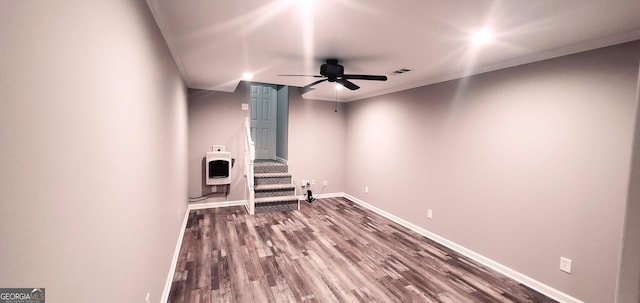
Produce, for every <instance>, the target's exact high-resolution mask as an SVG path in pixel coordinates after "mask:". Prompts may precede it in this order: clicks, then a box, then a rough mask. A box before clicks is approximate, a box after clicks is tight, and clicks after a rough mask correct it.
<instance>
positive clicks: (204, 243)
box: [168, 198, 555, 303]
mask: <svg viewBox="0 0 640 303" xmlns="http://www.w3.org/2000/svg"><path fill="white" fill-rule="evenodd" d="M168 302H170V303H176V302H190V303H191V302H205V303H208V302H239V303H241V302H265V303H266V302H275V303H280V302H322V303H325V302H385V303H386V302H429V303H436V302H437V303H442V302H453V303H476V302H491V303H494V302H510V303H551V302H555V301H554V300H552V299H550V298H547V297H545V296H544V295H542V294H540V293H537V292H535V291H533V290H531V289H529V288H527V287H526V286H523V285H521V284H519V283H517V282H516V281H513V280H511V279H509V278H507V277H505V276H502V275H501V274H499V273H497V272H495V271H493V270H491V269H489V268H486V267H484V266H482V265H480V264H478V263H476V262H475V261H473V260H470V259H468V258H466V257H464V256H461V255H459V254H457V253H456V252H454V251H452V250H450V249H448V248H446V247H444V246H442V245H440V244H438V243H436V242H434V241H432V240H430V239H427V238H425V237H423V236H421V235H419V234H417V233H416V232H414V231H411V230H409V229H406V228H404V227H403V226H400V225H398V224H396V223H394V222H392V221H390V220H388V219H386V218H383V217H381V216H379V215H377V214H375V213H373V212H371V211H369V210H367V209H364V208H362V207H360V206H358V205H356V204H354V203H353V202H351V201H348V200H346V199H342V198H330V199H319V200H317V201H316V202H315V203H313V204H308V203H302V204H301V209H300V211H290V212H287V213H263V214H258V215H255V216H249V215H248V214H246V211H245V210H244V208H242V207H228V208H216V209H203V210H197V211H192V212H191V213H190V214H189V218H188V219H187V227H186V229H185V231H184V236H183V243H182V247H181V250H180V253H179V258H178V262H177V264H176V272H175V275H174V277H173V284H172V285H171V289H170V293H169V301H168Z"/></svg>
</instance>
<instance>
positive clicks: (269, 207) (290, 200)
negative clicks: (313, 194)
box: [255, 196, 300, 214]
mask: <svg viewBox="0 0 640 303" xmlns="http://www.w3.org/2000/svg"><path fill="white" fill-rule="evenodd" d="M255 203H256V204H255V213H256V214H259V213H267V212H284V211H291V210H298V209H299V203H300V202H299V201H298V198H297V197H296V196H280V197H268V198H256V199H255Z"/></svg>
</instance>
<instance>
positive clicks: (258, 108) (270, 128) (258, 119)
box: [250, 84, 277, 160]
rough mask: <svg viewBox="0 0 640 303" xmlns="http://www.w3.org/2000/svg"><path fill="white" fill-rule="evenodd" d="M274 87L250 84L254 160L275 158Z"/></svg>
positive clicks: (275, 102) (275, 106) (275, 107)
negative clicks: (254, 147)
mask: <svg viewBox="0 0 640 303" xmlns="http://www.w3.org/2000/svg"><path fill="white" fill-rule="evenodd" d="M276 92H277V91H276V86H275V85H268V84H251V94H250V97H251V137H252V138H253V140H254V141H255V143H256V159H272V160H275V158H276V109H277V105H276V104H277V99H276Z"/></svg>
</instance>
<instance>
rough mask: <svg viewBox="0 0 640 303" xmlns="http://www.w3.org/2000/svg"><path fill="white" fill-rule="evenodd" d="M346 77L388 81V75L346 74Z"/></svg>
mask: <svg viewBox="0 0 640 303" xmlns="http://www.w3.org/2000/svg"><path fill="white" fill-rule="evenodd" d="M342 78H344V79H355V80H375V81H387V76H378V75H344V76H342Z"/></svg>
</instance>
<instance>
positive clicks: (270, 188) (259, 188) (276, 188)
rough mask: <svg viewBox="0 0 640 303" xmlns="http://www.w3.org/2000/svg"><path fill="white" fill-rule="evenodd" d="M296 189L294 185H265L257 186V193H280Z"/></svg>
mask: <svg viewBox="0 0 640 303" xmlns="http://www.w3.org/2000/svg"><path fill="white" fill-rule="evenodd" d="M295 188H296V186H295V185H293V184H263V185H256V186H255V187H254V189H255V191H256V192H258V191H279V190H294V189H295Z"/></svg>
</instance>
